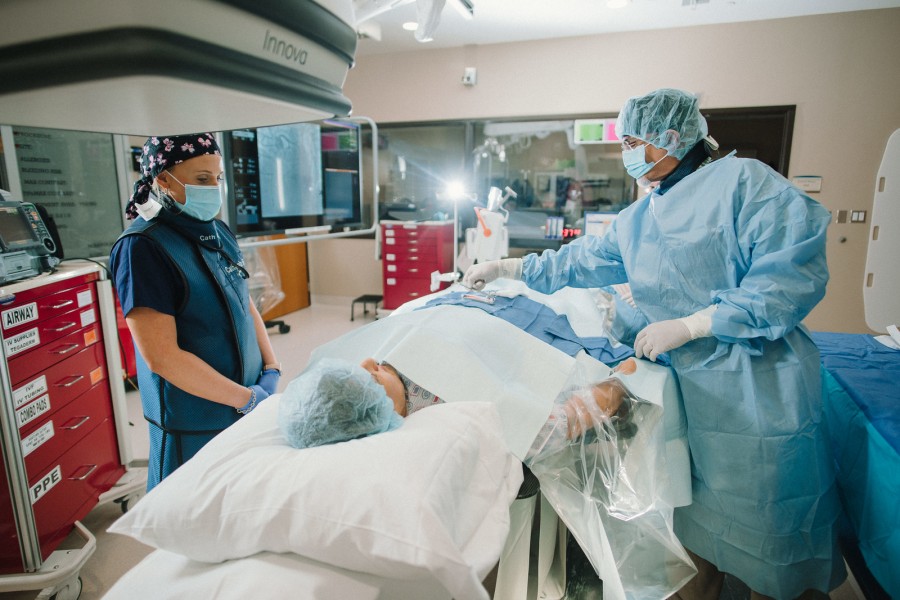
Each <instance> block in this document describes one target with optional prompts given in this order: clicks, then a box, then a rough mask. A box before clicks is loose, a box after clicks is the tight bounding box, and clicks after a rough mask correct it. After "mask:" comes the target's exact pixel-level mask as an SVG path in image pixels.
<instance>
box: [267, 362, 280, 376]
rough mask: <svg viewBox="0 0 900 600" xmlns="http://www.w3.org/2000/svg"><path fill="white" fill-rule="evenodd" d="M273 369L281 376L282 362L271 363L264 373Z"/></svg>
mask: <svg viewBox="0 0 900 600" xmlns="http://www.w3.org/2000/svg"><path fill="white" fill-rule="evenodd" d="M271 369H275V370H276V371H278V374H279V375H281V363H280V362H274V363H269V364H267V365H265V366H264V367H263V371H269V370H271Z"/></svg>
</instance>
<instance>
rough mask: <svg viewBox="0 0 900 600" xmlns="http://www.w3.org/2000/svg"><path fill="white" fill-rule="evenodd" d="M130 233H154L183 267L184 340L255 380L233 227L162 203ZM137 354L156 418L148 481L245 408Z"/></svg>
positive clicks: (147, 403) (144, 393) (147, 409)
mask: <svg viewBox="0 0 900 600" xmlns="http://www.w3.org/2000/svg"><path fill="white" fill-rule="evenodd" d="M132 235H139V236H142V237H145V238H148V239H150V240H153V241H154V242H155V243H156V244H158V246H159V248H160V249H161V250H162V251H163V252H164V253H165V254H167V255H168V256H169V258H171V260H172V263H173V264H174V266H175V269H176V270H177V271H179V272H180V273H181V275H182V280H183V281H184V283H185V289H186V293H185V298H184V302H183V304H182V306H181V307H180V308H179V310H178V313H177V314H176V315H175V323H176V328H177V333H178V345H179V347H180V348H181V349H183V350H185V351H187V352H191V353H193V354H195V355H197V356H198V357H200V358H201V359H202V360H204V361H205V362H206V363H207V364H209V365H210V366H212V367H213V368H214V369H215V370H216V371H218V372H219V373H221V374H222V375H224V376H225V377H228V378H229V379H231V380H232V381H235V382H238V383H240V384H242V385H245V386H249V385H253V384H254V383H256V381H257V379H258V377H259V374H260V371H261V370H262V366H263V361H262V356H261V354H260V351H259V344H258V341H257V339H256V329H255V324H254V321H253V315H252V313H251V312H250V306H249V302H250V296H249V289H248V286H247V280H246V279H244V278H243V274H245V273H246V271H243V259H242V256H241V252H240V249H239V248H238V244H237V240H236V239H235V237H234V235H233V234H232V233H231V231H230V230H229V229H228V227H227V226H226V225H225V224H224V223H222V222H221V221H218V220H214V221H211V222H209V223H201V222H198V221H194V220H189V219H187V218H185V217H178V216H172V215H167V214H166V212H165V210H163V211H161V212H160V215H159V217H157V218H156V219H154V220H152V221H146V220H144V219H143V218H138V219H136V220H135V221H134V223H133V224H132V225H131V226H130V227H129V228H128V229H127V230H126V231H125V232H124V233H123V234H122V236H121V237H125V236H132ZM120 239H121V238H120ZM136 355H137V364H138V385H139V386H140V390H141V403H142V404H143V407H144V417H145V418H146V419H147V421H149V422H150V424H151V428H150V442H151V449H150V450H151V456H150V473H149V482H148V489H150V488H152V487H153V486H154V485H155V484H156V483H158V482H159V480H160V479H162V478H163V477H165V476H166V475H168V474H169V473H170V472H171V471H173V470H174V469H175V468H177V467H178V466H180V465H181V464H182V463H183V462H184V461H186V460H188V459H189V458H190V457H191V456H193V455H194V454H195V453H196V452H197V451H198V450H199V449H200V448H201V447H202V446H203V445H204V444H205V443H206V442H207V441H209V440H210V439H212V437H213V436H215V435H216V434H217V433H219V432H220V431H222V430H223V429H225V428H227V427H228V426H229V425H231V424H232V423H234V422H235V421H237V420H238V419H239V418H240V416H241V415H240V414H239V413H238V412H237V411H236V410H235V409H234V408H232V407H231V406H227V405H224V404H218V403H216V402H210V401H209V400H206V399H203V398H199V397H197V396H194V395H191V394H188V393H187V392H185V391H183V390H181V389H179V388H177V387H175V386H174V385H172V384H171V383H169V382H168V381H166V380H165V379H163V378H162V377H160V376H159V375H157V374H155V373H153V372H152V371H150V369H149V368H148V367H147V364H146V363H145V362H144V360H143V357H141V356H140V352H136ZM154 429H156V430H154Z"/></svg>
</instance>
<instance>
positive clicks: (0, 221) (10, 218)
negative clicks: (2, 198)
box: [0, 207, 37, 250]
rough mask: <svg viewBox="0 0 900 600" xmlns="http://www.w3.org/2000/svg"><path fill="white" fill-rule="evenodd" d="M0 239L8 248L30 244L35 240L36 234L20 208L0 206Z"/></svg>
mask: <svg viewBox="0 0 900 600" xmlns="http://www.w3.org/2000/svg"><path fill="white" fill-rule="evenodd" d="M0 240H2V241H3V245H4V246H5V247H6V248H8V249H10V250H13V249H16V248H19V247H21V246H30V245H33V244H34V243H35V242H36V241H37V236H36V235H35V233H34V231H33V230H32V228H31V225H30V224H29V223H28V221H27V220H26V219H25V215H23V214H22V210H21V209H19V208H15V207H0Z"/></svg>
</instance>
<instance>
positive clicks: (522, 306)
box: [422, 292, 634, 366]
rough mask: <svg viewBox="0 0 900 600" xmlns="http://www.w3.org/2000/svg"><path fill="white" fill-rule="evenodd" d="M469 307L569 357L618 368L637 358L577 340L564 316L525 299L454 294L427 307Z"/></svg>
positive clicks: (626, 350) (625, 350) (595, 340)
mask: <svg viewBox="0 0 900 600" xmlns="http://www.w3.org/2000/svg"><path fill="white" fill-rule="evenodd" d="M445 304H446V305H453V306H467V307H469V308H477V309H480V310H483V311H484V312H486V313H488V314H491V315H494V316H495V317H499V318H501V319H503V320H504V321H507V322H508V323H512V324H513V325H515V326H516V327H518V328H519V329H521V330H522V331H525V332H526V333H529V334H531V335H533V336H534V337H536V338H538V339H539V340H541V341H542V342H546V343H547V344H550V345H551V346H553V347H554V348H556V349H557V350H561V351H562V352H565V353H566V354H568V355H569V356H575V355H576V354H578V352H579V351H581V350H584V351H585V352H587V353H588V354H589V355H590V356H593V357H594V358H596V359H597V360H599V361H600V362H602V363H604V364H606V365H610V366H612V365H615V364H616V363H618V362H620V361H622V360H625V359H626V358H628V357H629V356H634V350H633V349H632V348H631V346H626V345H625V344H618V345H615V344H613V342H611V341H610V340H609V338H606V337H578V335H576V334H575V331H574V330H573V329H572V325H571V324H570V323H569V318H568V317H566V316H565V315H558V314H556V313H555V312H554V311H553V309H551V308H549V307H547V306H545V305H544V304H541V303H540V302H537V301H536V300H532V299H531V298H526V297H525V296H514V297H512V298H507V297H505V296H496V297H495V298H494V303H493V304H487V303H485V302H479V301H478V300H472V299H470V298H466V294H465V293H461V292H451V293H449V294H444V295H443V296H439V297H437V298H435V299H433V300H430V301H429V302H428V303H427V304H426V305H425V306H424V307H422V308H426V307H429V306H441V305H445Z"/></svg>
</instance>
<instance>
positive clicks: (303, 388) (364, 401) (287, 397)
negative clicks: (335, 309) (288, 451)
mask: <svg viewBox="0 0 900 600" xmlns="http://www.w3.org/2000/svg"><path fill="white" fill-rule="evenodd" d="M402 423H403V418H402V417H401V416H400V415H398V414H397V413H396V412H395V411H394V403H393V402H391V400H390V398H388V396H387V393H386V392H385V390H384V387H382V386H381V385H379V384H378V383H376V382H375V381H374V380H373V379H372V376H371V375H370V374H369V373H368V372H367V371H366V370H365V369H363V368H362V367H360V366H359V365H355V364H353V363H351V362H348V361H345V360H340V359H336V358H323V359H321V360H319V361H317V362H316V363H315V364H313V365H312V366H310V367H308V368H307V369H306V370H305V371H304V372H303V373H302V374H300V376H299V377H297V378H296V379H294V380H293V381H291V382H290V383H289V384H288V386H287V388H286V389H285V390H284V394H282V396H281V404H280V405H279V409H278V424H279V427H280V428H281V432H282V433H283V434H284V437H285V439H286V440H287V442H288V443H289V444H290V445H291V446H293V447H294V448H311V447H313V446H322V445H325V444H334V443H337V442H345V441H347V440H352V439H356V438H360V437H365V436H367V435H374V434H376V433H384V432H386V431H391V430H393V429H397V428H398V427H400V425H401V424H402Z"/></svg>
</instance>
